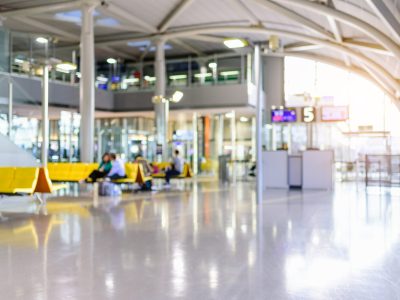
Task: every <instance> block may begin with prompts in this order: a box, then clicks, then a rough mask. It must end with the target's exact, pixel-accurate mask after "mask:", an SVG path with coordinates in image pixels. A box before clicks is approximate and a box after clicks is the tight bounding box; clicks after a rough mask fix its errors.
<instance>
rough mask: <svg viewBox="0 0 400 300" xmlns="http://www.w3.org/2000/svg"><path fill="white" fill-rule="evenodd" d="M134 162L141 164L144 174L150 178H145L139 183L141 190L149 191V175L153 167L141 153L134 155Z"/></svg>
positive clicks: (150, 182)
mask: <svg viewBox="0 0 400 300" xmlns="http://www.w3.org/2000/svg"><path fill="white" fill-rule="evenodd" d="M135 162H136V163H138V164H141V165H142V167H143V172H144V176H145V177H148V178H150V179H149V180H146V181H145V182H143V183H142V184H140V188H141V190H142V191H151V188H152V181H151V175H152V174H153V168H152V167H151V165H150V164H149V162H148V161H147V159H145V158H144V157H143V156H141V155H137V156H136V158H135Z"/></svg>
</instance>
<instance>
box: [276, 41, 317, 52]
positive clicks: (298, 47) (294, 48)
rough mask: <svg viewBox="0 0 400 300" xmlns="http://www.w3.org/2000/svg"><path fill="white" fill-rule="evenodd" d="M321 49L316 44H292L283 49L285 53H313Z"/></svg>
mask: <svg viewBox="0 0 400 300" xmlns="http://www.w3.org/2000/svg"><path fill="white" fill-rule="evenodd" d="M321 48H323V47H322V46H321V45H316V44H304V43H294V44H288V45H286V46H285V47H284V50H285V51H287V52H302V51H313V50H319V49H321Z"/></svg>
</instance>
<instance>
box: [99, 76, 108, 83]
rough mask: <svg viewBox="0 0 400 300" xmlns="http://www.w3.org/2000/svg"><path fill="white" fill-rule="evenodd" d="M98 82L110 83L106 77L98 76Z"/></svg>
mask: <svg viewBox="0 0 400 300" xmlns="http://www.w3.org/2000/svg"><path fill="white" fill-rule="evenodd" d="M96 79H97V81H100V82H104V83H105V82H107V81H108V78H106V77H103V76H97V78H96Z"/></svg>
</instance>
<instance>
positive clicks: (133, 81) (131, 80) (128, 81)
mask: <svg viewBox="0 0 400 300" xmlns="http://www.w3.org/2000/svg"><path fill="white" fill-rule="evenodd" d="M124 82H125V83H135V82H139V78H125V79H124Z"/></svg>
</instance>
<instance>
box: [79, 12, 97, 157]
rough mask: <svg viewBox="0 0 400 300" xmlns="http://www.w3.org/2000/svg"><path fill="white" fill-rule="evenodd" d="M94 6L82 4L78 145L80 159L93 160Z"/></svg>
mask: <svg viewBox="0 0 400 300" xmlns="http://www.w3.org/2000/svg"><path fill="white" fill-rule="evenodd" d="M93 11H94V6H93V5H89V4H84V5H83V7H82V29H81V30H82V33H81V62H80V63H81V84H80V113H81V128H80V147H81V151H80V153H81V161H82V162H92V161H93V153H94V152H93V151H94V150H93V149H94V109H95V99H94V95H95V90H94V75H95V74H94V69H95V58H94V31H93Z"/></svg>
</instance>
